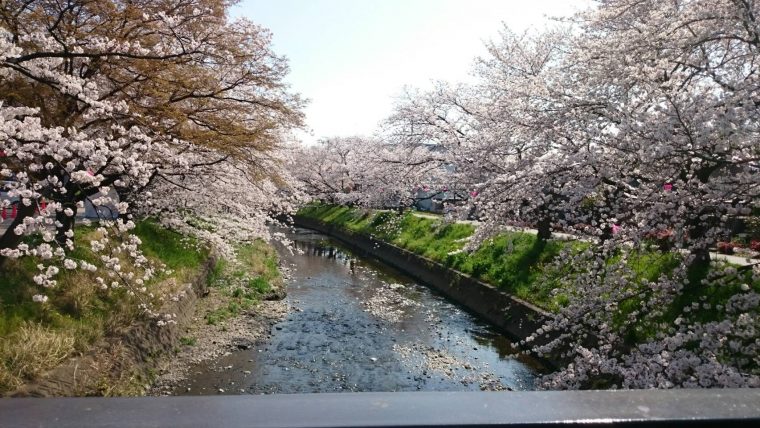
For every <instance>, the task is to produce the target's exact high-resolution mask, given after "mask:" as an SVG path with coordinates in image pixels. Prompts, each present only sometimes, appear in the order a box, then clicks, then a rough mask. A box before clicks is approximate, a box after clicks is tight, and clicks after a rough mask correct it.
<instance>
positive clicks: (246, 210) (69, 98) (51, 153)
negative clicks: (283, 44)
mask: <svg viewBox="0 0 760 428" xmlns="http://www.w3.org/2000/svg"><path fill="white" fill-rule="evenodd" d="M232 4H233V3H231V2H227V1H220V0H183V1H168V0H167V1H160V0H159V1H147V0H146V1H136V2H129V3H123V2H117V1H113V2H111V1H103V2H93V1H85V0H81V1H68V2H57V1H47V0H40V1H9V2H3V3H2V5H0V52H2V53H0V93H2V99H1V100H0V152H1V154H2V157H1V158H0V163H1V164H2V165H0V167H2V169H0V174H2V175H3V178H4V180H6V181H5V182H4V185H3V186H4V188H3V190H4V192H5V193H4V194H3V197H2V204H3V208H7V207H11V206H15V207H16V213H17V215H16V217H15V218H14V219H13V222H12V223H11V224H10V227H9V228H8V229H7V230H6V231H5V232H4V233H3V235H2V237H0V256H1V257H0V262H2V260H5V259H7V258H16V257H23V256H36V257H38V258H40V259H42V260H43V261H46V263H47V264H49V265H50V266H49V267H48V268H45V267H44V266H42V265H41V266H42V273H41V275H40V276H39V281H38V283H39V284H40V285H42V286H54V285H55V280H54V279H53V277H54V276H55V273H56V272H57V268H56V265H58V264H60V263H63V265H64V267H66V268H75V267H76V266H77V265H78V264H79V265H85V266H86V267H88V268H92V269H94V267H92V266H89V265H86V264H84V262H77V261H74V260H72V259H70V258H68V256H67V254H69V252H70V250H71V249H72V248H73V242H74V241H73V236H74V233H75V232H74V228H73V226H74V219H75V218H76V214H77V212H78V210H79V209H81V208H82V206H83V203H84V201H86V200H88V201H90V202H92V203H93V204H94V205H95V206H102V205H106V204H109V205H111V206H113V207H114V208H116V209H117V211H118V213H119V215H120V216H119V219H118V220H116V221H115V222H112V221H110V220H111V219H103V220H102V221H101V227H102V228H103V230H104V232H105V231H106V229H108V228H109V227H110V228H111V229H113V230H114V231H115V232H119V233H127V234H126V235H125V237H124V238H122V239H121V242H122V244H121V246H120V247H117V248H113V249H112V254H111V255H109V256H108V257H107V258H108V260H110V262H109V261H106V262H105V267H106V270H107V271H110V272H113V271H118V270H119V266H118V260H116V257H115V255H116V254H123V253H128V254H130V255H132V256H133V258H134V259H135V260H136V262H137V263H138V264H144V263H145V259H144V257H143V256H142V255H141V254H140V253H139V249H138V247H137V244H138V243H139V240H138V239H137V238H136V237H134V236H131V235H129V234H128V231H129V229H131V228H132V227H133V226H134V223H133V222H132V220H131V219H132V215H133V214H140V215H153V216H157V217H158V218H159V219H160V220H161V221H163V222H164V223H165V224H168V225H173V226H175V227H177V228H183V227H184V229H183V230H186V231H195V232H196V234H197V235H198V236H201V237H204V238H207V239H208V240H209V241H211V242H216V243H221V242H223V241H225V240H227V239H232V238H234V239H247V238H250V237H251V236H252V235H251V234H259V233H262V232H264V228H263V227H262V224H263V222H264V218H265V217H267V216H268V215H270V214H273V213H274V212H275V211H277V210H279V209H281V208H286V207H287V206H288V205H289V202H287V201H289V200H291V199H292V198H293V195H294V193H293V192H292V191H287V190H286V189H287V188H288V186H289V185H290V184H291V183H292V182H293V180H292V179H291V178H290V176H289V175H288V174H287V173H286V172H285V171H284V169H283V168H282V166H283V165H284V163H285V159H283V153H286V152H285V151H283V150H280V149H279V147H280V146H281V145H282V142H283V141H284V139H285V137H286V133H287V132H288V130H289V129H291V128H294V127H298V126H300V124H301V121H302V114H301V112H300V107H301V105H302V101H301V100H300V99H299V97H298V96H296V95H293V94H291V93H290V92H289V91H288V87H287V86H286V85H285V84H284V83H283V82H282V79H283V77H284V76H285V74H286V73H287V71H288V69H287V64H286V62H285V60H284V59H283V58H281V57H278V56H276V55H275V54H274V53H273V52H272V50H271V47H270V34H269V32H268V31H267V30H265V29H263V28H261V27H259V26H257V25H255V24H253V23H251V22H249V21H246V20H237V21H229V20H228V17H227V10H228V9H229V7H230V6H231V5H232ZM243 189H245V190H243ZM111 190H115V193H116V195H118V197H114V196H104V195H109V194H111V195H112V194H113V192H111ZM230 201H231V202H230ZM233 219H234V220H233ZM199 221H200V222H206V223H207V226H208V224H210V225H211V226H210V227H206V226H204V227H198V225H199V223H198V222H199ZM193 224H194V225H196V227H192V226H191V225H193ZM233 225H234V227H233ZM201 231H202V232H201ZM233 231H240V233H233ZM32 233H39V234H41V236H42V237H43V243H41V244H39V245H31V244H27V243H24V242H22V241H23V239H22V238H23V237H24V236H25V235H28V234H32ZM225 242H230V241H225ZM93 245H95V244H93ZM100 245H101V244H98V245H95V247H100ZM104 257H106V256H104ZM104 260H105V259H104ZM150 270H151V269H150V268H146V271H147V272H148V273H150ZM148 276H149V275H148ZM121 280H122V281H121V282H122V283H123V284H122V285H124V284H127V283H129V284H132V285H134V281H129V280H130V278H126V277H122V278H121ZM138 285H139V284H138ZM41 299H42V297H40V300H41Z"/></svg>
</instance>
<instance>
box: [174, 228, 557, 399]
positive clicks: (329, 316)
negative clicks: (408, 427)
mask: <svg viewBox="0 0 760 428" xmlns="http://www.w3.org/2000/svg"><path fill="white" fill-rule="evenodd" d="M288 237H289V238H290V239H291V240H292V241H293V245H294V247H295V248H296V250H295V251H293V252H292V253H291V252H290V251H287V250H286V249H284V247H283V248H280V249H279V250H280V256H281V259H282V261H283V265H284V266H285V269H286V272H287V280H286V288H287V293H288V297H287V303H288V304H289V306H290V307H291V311H290V313H289V315H288V316H287V317H286V318H285V319H283V320H282V321H281V322H279V323H278V324H276V325H275V326H274V327H273V329H272V334H271V338H270V339H268V340H267V341H266V342H262V343H258V344H256V345H255V346H253V347H251V348H250V349H248V350H241V351H238V352H233V353H231V354H229V355H227V356H224V357H221V358H219V359H216V360H214V361H212V362H208V363H204V364H201V365H199V366H197V367H195V368H194V369H193V370H192V371H191V376H190V378H189V379H188V380H187V381H185V382H183V383H182V384H181V385H179V386H178V387H177V388H176V390H175V391H174V393H175V394H177V395H189V394H216V393H227V394H236V393H238V394H239V393H252V394H260V393H267V394H269V393H310V392H341V391H418V390H421V391H463V390H510V389H511V390H529V389H532V388H533V383H534V379H535V377H536V375H537V373H540V371H541V370H542V369H541V367H540V365H539V364H538V363H537V362H535V361H532V360H530V359H526V358H524V357H520V358H515V357H513V356H512V354H513V350H512V348H511V347H510V340H509V339H508V338H506V337H504V336H502V335H501V334H500V333H499V332H498V331H497V330H496V329H495V328H493V327H491V326H490V325H489V324H487V323H484V322H482V321H480V320H478V319H477V318H476V317H475V316H473V315H471V314H469V313H468V312H466V311H465V310H464V309H462V308H461V307H459V306H457V305H455V304H453V303H451V302H449V301H447V300H446V299H445V298H444V297H443V296H441V295H440V294H438V293H436V292H435V291H433V290H431V289H430V288H428V287H425V286H423V285H420V284H418V283H417V282H415V281H414V280H413V279H411V278H409V277H408V276H406V275H404V274H403V273H401V272H398V271H396V270H394V269H392V268H390V267H388V266H386V265H383V264H381V263H379V262H376V261H374V260H371V259H368V258H366V257H361V256H358V255H357V254H355V253H353V252H351V251H349V250H348V249H346V248H344V247H342V246H341V245H339V244H338V243H337V242H335V241H334V240H332V239H330V238H329V237H327V236H325V235H323V234H320V233H317V232H314V231H310V230H307V229H295V230H294V231H291V232H289V233H288Z"/></svg>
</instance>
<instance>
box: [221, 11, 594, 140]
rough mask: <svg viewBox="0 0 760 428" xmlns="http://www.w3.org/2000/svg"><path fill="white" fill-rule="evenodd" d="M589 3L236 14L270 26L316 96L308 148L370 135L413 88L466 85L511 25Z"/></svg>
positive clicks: (533, 22) (296, 76)
mask: <svg viewBox="0 0 760 428" xmlns="http://www.w3.org/2000/svg"><path fill="white" fill-rule="evenodd" d="M588 4H589V0H242V1H241V2H240V4H239V5H237V6H235V8H234V9H233V11H232V16H233V17H239V16H244V17H247V18H249V19H250V20H252V21H253V22H255V23H257V24H259V25H262V26H264V27H266V28H269V29H270V30H271V31H272V33H273V36H272V44H273V49H274V51H275V53H277V54H278V55H283V56H286V57H287V58H288V61H289V65H290V75H289V76H288V78H287V79H286V80H287V82H288V83H289V84H290V85H291V89H292V91H294V92H298V93H300V94H301V95H302V96H304V97H305V98H308V99H309V100H310V102H309V104H308V107H307V108H306V110H305V113H306V124H307V127H308V128H309V129H308V131H307V132H304V133H299V135H298V138H300V139H301V140H302V141H303V142H305V143H306V144H312V143H314V142H316V141H317V140H319V139H321V138H326V137H338V136H353V135H371V134H373V133H374V132H375V130H376V129H377V126H378V124H379V122H380V121H381V120H382V119H384V118H385V117H387V116H388V115H389V114H390V112H391V111H392V108H393V104H394V100H395V99H396V98H397V97H398V96H399V95H401V94H402V93H403V89H404V87H405V86H409V87H417V88H425V87H429V86H430V84H431V82H432V81H436V80H443V81H449V82H461V81H466V80H467V79H468V78H469V73H470V70H471V68H472V64H473V62H474V59H475V58H476V57H477V56H482V55H485V48H484V43H485V42H486V41H488V40H493V39H496V38H497V37H498V34H499V30H500V29H501V28H503V25H507V26H509V27H510V28H511V29H513V30H516V31H520V30H524V29H526V28H529V27H535V28H541V27H543V26H545V25H546V24H547V23H549V22H550V17H553V16H567V15H570V14H572V13H573V12H574V11H576V10H578V9H582V8H584V7H586V6H587V5H588Z"/></svg>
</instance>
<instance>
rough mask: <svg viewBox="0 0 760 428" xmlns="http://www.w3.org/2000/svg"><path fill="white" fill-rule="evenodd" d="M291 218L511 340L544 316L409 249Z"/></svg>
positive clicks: (306, 219)
mask: <svg viewBox="0 0 760 428" xmlns="http://www.w3.org/2000/svg"><path fill="white" fill-rule="evenodd" d="M293 220H294V223H295V225H296V226H300V227H305V228H308V229H313V230H316V231H319V232H322V233H325V234H327V235H329V236H331V237H334V238H336V239H338V240H340V241H341V242H343V243H345V244H346V245H348V246H349V247H351V248H352V249H355V250H359V251H361V252H362V253H365V254H367V255H370V256H372V257H375V258H377V259H379V260H381V261H382V262H384V263H387V264H389V265H391V266H393V267H395V268H397V269H399V270H401V271H403V272H405V273H407V274H408V275H410V276H411V277H413V278H415V279H417V280H419V281H421V282H423V283H425V284H426V285H428V286H430V287H432V288H434V289H436V290H439V291H440V292H442V293H443V294H444V295H446V296H447V297H449V298H450V299H452V300H453V301H455V302H457V303H459V304H461V305H462V306H464V307H465V308H467V309H468V310H470V311H471V312H473V313H475V314H476V315H478V316H480V317H481V318H482V319H484V320H486V321H488V322H490V323H491V324H493V325H495V326H496V327H498V328H500V329H501V330H503V331H504V332H506V333H507V334H508V335H510V336H512V337H513V338H515V339H524V338H525V337H527V336H529V335H530V334H532V333H533V332H535V331H536V329H538V328H539V327H541V326H542V325H543V322H544V320H545V319H546V316H547V314H546V312H544V311H543V310H541V309H540V308H538V307H536V306H534V305H532V304H530V303H528V302H525V301H523V300H520V299H518V298H516V297H514V296H511V295H509V294H507V293H504V292H502V291H500V290H499V289H497V288H496V287H494V286H492V285H490V284H487V283H485V282H482V281H480V280H478V279H475V278H473V277H471V276H468V275H465V274H463V273H461V272H459V271H456V270H453V269H450V268H448V267H446V266H444V265H442V264H440V263H438V262H435V261H433V260H430V259H427V258H425V257H422V256H420V255H417V254H415V253H412V252H411V251H408V250H405V249H403V248H400V247H397V246H395V245H392V244H389V243H387V242H383V241H380V240H377V239H375V238H373V237H371V236H367V235H364V234H359V233H353V232H351V231H348V230H346V229H342V228H340V227H338V226H334V225H331V224H327V223H323V222H321V221H319V220H316V219H313V218H309V217H304V216H298V215H297V216H294V217H293ZM539 343H540V342H539ZM548 362H550V363H552V361H548Z"/></svg>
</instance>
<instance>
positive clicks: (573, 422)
mask: <svg viewBox="0 0 760 428" xmlns="http://www.w3.org/2000/svg"><path fill="white" fill-rule="evenodd" d="M557 425H559V426H583V427H596V426H626V427H633V426H636V427H697V426H699V427H702V426H719V427H760V390H751V389H744V390H737V389H724V390H648V391H642V390H639V391H577V392H403V393H340V394H291V395H266V396H253V395H238V396H196V397H142V398H10V399H0V427H56V428H65V427H115V428H120V427H130V428H134V427H202V426H213V427H287V428H295V427H431V426H449V427H453V426H461V427H485V426H507V427H540V426H557Z"/></svg>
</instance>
